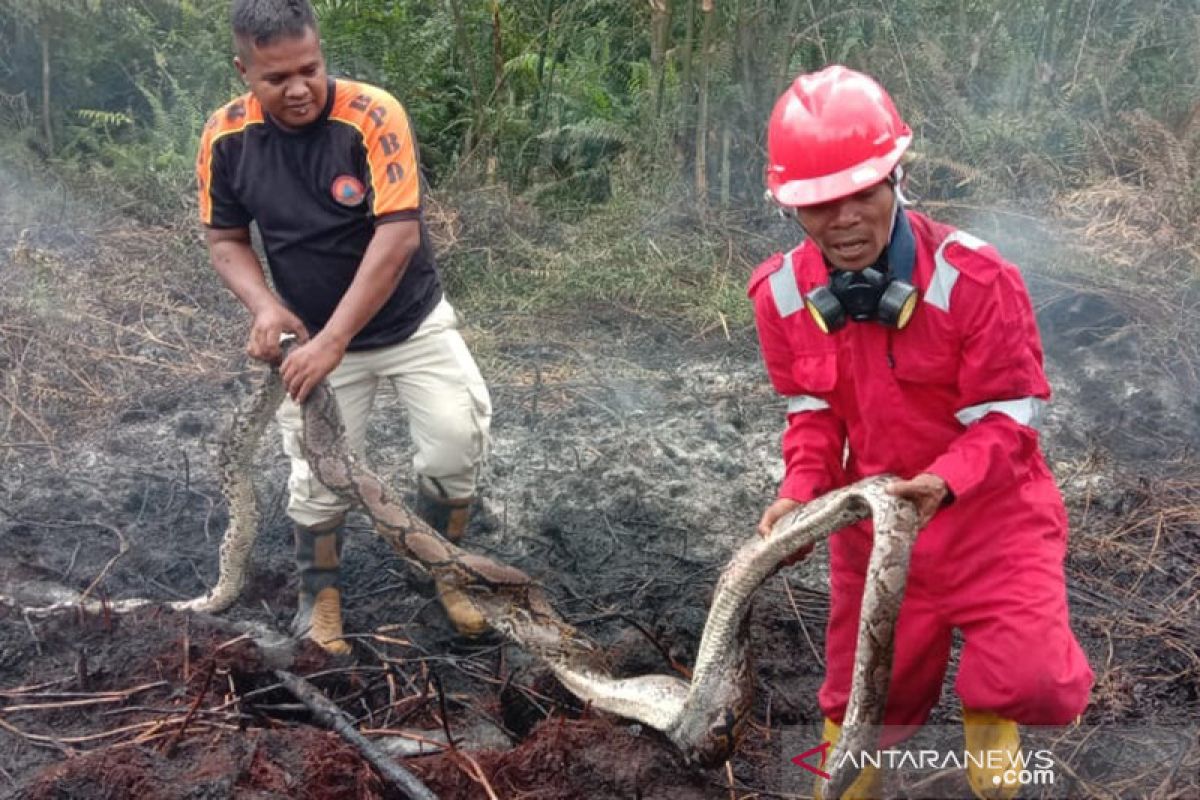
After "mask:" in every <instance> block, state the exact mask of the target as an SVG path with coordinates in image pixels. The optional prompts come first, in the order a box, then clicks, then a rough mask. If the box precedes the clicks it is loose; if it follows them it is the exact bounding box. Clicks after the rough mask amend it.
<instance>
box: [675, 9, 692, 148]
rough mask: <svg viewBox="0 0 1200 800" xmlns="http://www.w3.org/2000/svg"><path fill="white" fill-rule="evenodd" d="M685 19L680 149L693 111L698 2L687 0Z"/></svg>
mask: <svg viewBox="0 0 1200 800" xmlns="http://www.w3.org/2000/svg"><path fill="white" fill-rule="evenodd" d="M685 8H686V9H687V10H686V12H685V13H684V19H683V29H684V30H683V43H682V44H681V45H680V48H679V133H678V136H679V141H680V143H681V144H680V149H681V150H682V149H683V144H682V143H683V142H686V141H687V135H688V132H689V126H690V125H691V113H692V49H693V48H694V46H695V43H694V41H693V39H692V36H693V32H694V31H695V29H696V3H695V2H694V0H685Z"/></svg>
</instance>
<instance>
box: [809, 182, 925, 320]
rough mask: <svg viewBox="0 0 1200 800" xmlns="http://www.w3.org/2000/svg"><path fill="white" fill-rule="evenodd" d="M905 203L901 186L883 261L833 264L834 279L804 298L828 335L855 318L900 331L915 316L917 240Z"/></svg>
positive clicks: (832, 275) (813, 316)
mask: <svg viewBox="0 0 1200 800" xmlns="http://www.w3.org/2000/svg"><path fill="white" fill-rule="evenodd" d="M903 205H904V198H903V195H901V194H900V191H899V187H898V184H897V188H896V208H895V212H894V213H893V215H892V231H891V236H890V237H889V239H888V246H887V247H886V248H884V251H883V254H882V255H881V256H880V257H879V260H878V261H876V262H875V263H874V264H872V265H871V266H869V267H867V268H865V269H862V270H857V271H854V270H844V269H837V268H830V270H829V283H828V284H827V285H825V286H818V287H817V288H815V289H813V290H812V291H810V292H809V293H808V294H806V295H805V296H804V306H805V308H807V309H808V313H809V314H810V315H811V316H812V318H813V320H814V321H815V322H816V323H817V326H818V327H819V328H820V329H821V330H822V331H823V332H824V333H834V332H835V331H837V330H840V329H841V328H843V327H844V326H845V325H846V322H847V321H849V320H853V321H855V322H870V321H872V320H874V321H876V322H879V323H880V324H882V325H885V326H887V327H889V328H894V329H896V330H900V329H902V328H904V326H905V325H907V324H908V323H909V320H911V319H912V315H913V311H915V310H916V307H917V296H918V295H917V289H916V287H915V286H913V284H912V273H913V263H914V261H915V260H916V244H915V242H914V240H913V233H912V227H911V226H910V225H909V222H908V216H907V215H906V214H905V213H904V208H903Z"/></svg>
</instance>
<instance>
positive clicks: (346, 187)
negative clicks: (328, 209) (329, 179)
mask: <svg viewBox="0 0 1200 800" xmlns="http://www.w3.org/2000/svg"><path fill="white" fill-rule="evenodd" d="M329 191H330V192H331V193H332V194H333V199H334V200H336V201H338V202H339V203H341V204H342V205H344V206H347V207H351V208H353V207H354V206H356V205H358V204H359V203H361V202H362V201H363V198H364V197H366V196H367V190H366V188H365V187H364V186H363V185H362V181H360V180H359V179H358V178H356V177H354V176H353V175H338V176H337V177H336V178H334V179H333V185H332V186H330V187H329Z"/></svg>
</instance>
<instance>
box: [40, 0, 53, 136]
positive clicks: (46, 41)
mask: <svg viewBox="0 0 1200 800" xmlns="http://www.w3.org/2000/svg"><path fill="white" fill-rule="evenodd" d="M43 13H49V12H43ZM38 38H39V39H40V40H41V45H42V130H43V131H44V133H45V135H46V152H48V153H50V154H51V155H53V153H54V124H53V122H52V120H51V118H50V22H49V20H47V19H46V18H45V17H43V18H42V21H41V24H40V25H39V26H38Z"/></svg>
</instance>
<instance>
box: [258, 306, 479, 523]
mask: <svg viewBox="0 0 1200 800" xmlns="http://www.w3.org/2000/svg"><path fill="white" fill-rule="evenodd" d="M383 380H386V381H387V382H389V383H390V384H391V385H392V388H393V389H394V390H395V392H396V394H397V396H398V397H399V398H400V403H401V404H402V405H403V406H404V408H405V410H406V411H407V412H408V425H409V432H410V434H411V435H412V439H413V442H414V443H415V444H416V454H415V455H414V457H413V472H414V474H415V475H416V476H419V478H420V480H422V481H424V482H425V483H426V485H427V486H428V487H429V488H433V489H435V491H436V488H435V487H438V486H440V487H441V489H442V490H444V491H445V493H446V496H448V497H452V498H454V497H469V496H471V495H473V494H474V493H475V481H476V478H477V476H478V472H479V467H480V464H481V463H482V462H483V459H484V457H485V456H486V454H487V448H488V431H489V428H490V425H491V418H492V405H491V399H490V398H489V396H488V390H487V386H486V385H485V384H484V382H483V377H482V376H481V375H480V374H479V368H478V367H477V366H476V365H475V359H473V358H472V357H471V353H470V351H468V350H467V345H466V343H465V342H464V341H463V339H462V336H461V335H460V334H459V332H458V320H457V316H456V314H455V312H454V308H453V307H452V306H451V305H450V303H449V302H447V301H446V300H445V298H443V299H442V301H441V302H440V303H439V304H438V305H437V306H436V307H435V308H434V310H433V311H432V312H430V314H429V316H428V317H426V319H425V321H424V322H423V323H421V327H420V328H418V329H417V331H416V333H414V334H413V335H412V337H411V338H409V339H407V340H405V341H403V342H401V343H399V344H396V345H392V346H390V347H381V348H379V349H377V350H366V351H360V352H350V353H346V355H345V357H344V358H343V359H342V363H341V364H339V365H338V367H337V369H335V370H334V371H333V372H331V373H330V374H329V383H330V385H331V386H332V387H333V392H334V396H335V397H336V398H337V403H338V408H339V409H340V410H341V412H342V419H343V421H344V422H345V425H346V437H347V441H348V442H349V444H350V447H351V449H352V450H353V451H354V452H355V453H358V454H362V453H363V445H364V442H365V438H366V431H367V418H368V415H369V414H370V412H371V408H372V407H373V406H374V403H375V394H376V391H377V390H378V389H379V384H380V382H381V381H383ZM276 419H277V420H278V421H279V427H280V429H281V431H282V433H283V450H284V452H285V453H287V455H288V457H289V458H290V459H291V461H292V474H291V477H290V478H289V479H288V493H289V497H288V508H287V512H288V516H290V517H291V518H292V519H293V520H294V521H296V522H297V523H299V524H300V525H305V526H309V527H311V526H314V525H319V524H320V523H322V522H326V521H328V520H332V519H334V518H336V517H339V516H341V515H342V514H343V513H345V511H346V510H347V508H348V507H349V506H348V505H347V504H346V503H344V502H342V501H341V500H339V499H338V498H337V496H336V495H334V493H333V492H331V491H329V490H328V489H326V488H325V487H324V486H323V485H322V484H321V483H320V481H318V480H317V478H316V476H314V475H313V473H312V470H311V469H310V468H309V465H308V461H306V460H305V458H304V454H303V452H302V451H301V449H300V435H301V429H302V422H301V415H300V406H298V405H297V404H296V403H294V402H292V400H291V399H290V398H285V399H284V401H283V403H282V404H281V405H280V407H279V411H278V412H277V414H276Z"/></svg>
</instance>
